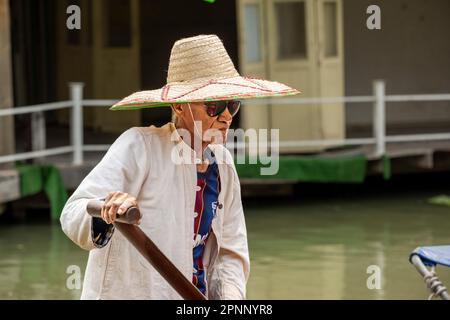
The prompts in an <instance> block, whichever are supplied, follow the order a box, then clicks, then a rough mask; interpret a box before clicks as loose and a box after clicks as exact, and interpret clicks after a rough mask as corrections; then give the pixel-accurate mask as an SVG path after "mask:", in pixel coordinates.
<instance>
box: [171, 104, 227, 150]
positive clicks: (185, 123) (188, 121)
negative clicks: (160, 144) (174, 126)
mask: <svg viewBox="0 0 450 320" xmlns="http://www.w3.org/2000/svg"><path fill="white" fill-rule="evenodd" d="M190 107H191V110H192V114H191V111H190V110H189V105H188V104H187V103H184V104H177V105H173V106H172V108H173V110H174V111H175V112H176V115H177V119H178V124H179V126H180V127H182V128H184V129H186V130H188V131H189V132H190V133H191V135H192V137H193V136H194V135H195V136H198V134H197V132H196V130H195V128H194V121H193V120H192V118H194V120H195V121H199V122H201V126H199V123H197V129H198V130H199V133H200V134H201V135H202V141H203V142H207V143H210V142H212V141H211V136H215V139H214V141H215V142H217V143H219V142H220V143H225V142H226V138H227V133H228V129H229V128H230V125H231V122H232V120H233V117H232V116H231V114H230V112H229V110H228V108H226V109H225V110H224V111H223V112H222V113H221V114H219V115H217V116H213V117H211V116H210V115H208V113H207V108H206V106H205V104H204V103H203V102H192V103H190ZM210 129H215V130H210ZM219 139H220V140H222V141H218V140H219Z"/></svg>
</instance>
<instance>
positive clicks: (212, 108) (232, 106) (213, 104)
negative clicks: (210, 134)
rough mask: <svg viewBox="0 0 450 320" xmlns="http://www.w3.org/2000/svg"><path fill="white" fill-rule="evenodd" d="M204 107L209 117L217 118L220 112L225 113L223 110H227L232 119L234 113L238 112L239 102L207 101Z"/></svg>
mask: <svg viewBox="0 0 450 320" xmlns="http://www.w3.org/2000/svg"><path fill="white" fill-rule="evenodd" d="M204 104H205V107H206V113H207V114H208V116H210V117H217V116H218V115H220V114H221V113H222V112H224V111H225V109H227V108H228V111H229V112H230V114H231V116H232V117H234V116H235V115H236V113H237V112H238V111H239V108H240V107H241V102H240V101H235V100H230V101H208V102H205V103H204Z"/></svg>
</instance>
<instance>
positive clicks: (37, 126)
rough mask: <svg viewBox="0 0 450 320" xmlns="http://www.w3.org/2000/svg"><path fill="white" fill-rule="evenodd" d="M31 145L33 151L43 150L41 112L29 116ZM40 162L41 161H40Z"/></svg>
mask: <svg viewBox="0 0 450 320" xmlns="http://www.w3.org/2000/svg"><path fill="white" fill-rule="evenodd" d="M31 132H32V134H31V145H32V150H33V151H39V150H45V148H46V142H45V141H46V134H45V115H44V112H43V111H39V112H34V113H32V114H31ZM41 160H42V159H41Z"/></svg>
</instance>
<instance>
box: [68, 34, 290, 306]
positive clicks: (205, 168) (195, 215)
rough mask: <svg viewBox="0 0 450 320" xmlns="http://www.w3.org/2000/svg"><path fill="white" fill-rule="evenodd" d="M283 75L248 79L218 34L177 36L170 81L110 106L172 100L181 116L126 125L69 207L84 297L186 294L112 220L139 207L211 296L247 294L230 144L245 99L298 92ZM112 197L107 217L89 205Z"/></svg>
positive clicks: (150, 230)
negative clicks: (82, 258)
mask: <svg viewBox="0 0 450 320" xmlns="http://www.w3.org/2000/svg"><path fill="white" fill-rule="evenodd" d="M296 93H297V91H296V90H295V89H292V88H290V87H288V86H285V85H283V84H280V83H277V82H271V81H266V80H260V79H253V78H244V77H241V76H240V75H239V74H238V73H237V71H236V69H235V68H234V66H233V63H232V62H231V60H230V58H229V56H228V54H227V52H226V50H225V48H224V47H223V44H222V42H221V41H220V39H219V38H218V37H217V36H215V35H201V36H196V37H191V38H186V39H181V40H179V41H177V42H176V43H175V44H174V46H173V48H172V52H171V56H170V61H169V70H168V83H167V84H166V85H165V86H164V87H163V88H161V89H158V90H152V91H142V92H137V93H134V94H132V95H131V96H129V97H127V98H125V99H123V100H122V101H120V102H119V103H117V104H116V105H114V106H113V107H112V109H113V110H129V109H137V108H148V107H156V106H171V107H172V110H173V114H174V115H175V117H174V121H173V122H169V123H168V124H166V125H164V126H162V127H154V126H151V127H139V128H138V127H135V128H131V129H129V130H127V131H126V132H124V133H123V134H122V135H121V136H120V137H119V138H118V139H117V140H116V141H115V142H114V143H113V144H112V146H111V147H110V149H109V150H108V152H107V153H106V155H105V156H104V157H103V159H102V160H101V161H100V163H98V164H97V166H96V167H95V168H94V169H93V170H92V171H91V172H90V173H89V175H88V176H87V177H86V178H85V179H84V180H83V182H82V183H81V184H80V186H79V187H78V188H77V190H76V191H75V192H74V193H73V195H72V196H71V197H70V199H69V200H68V201H67V204H66V205H65V207H64V209H63V212H62V215H61V224H62V228H63V230H64V232H65V233H66V234H67V236H68V237H69V238H70V239H72V241H74V242H75V243H76V244H78V245H79V246H80V247H81V248H83V249H86V250H89V251H90V252H89V259H88V264H87V268H86V272H85V278H84V285H83V291H82V296H81V298H82V299H179V298H180V296H179V295H178V293H177V292H176V291H175V290H174V289H173V288H171V287H170V285H169V284H168V283H167V282H166V281H165V280H164V279H163V278H162V276H161V275H160V274H159V273H158V272H157V271H156V270H155V269H154V268H153V267H152V266H151V265H149V264H148V263H147V261H146V260H145V259H144V258H143V257H142V256H141V255H140V253H139V252H138V251H137V250H136V249H135V248H134V247H133V246H132V245H131V244H130V243H129V242H128V241H127V240H126V239H125V237H124V236H123V235H122V234H121V233H120V232H115V231H114V230H115V228H114V224H113V223H114V221H115V219H116V216H117V215H120V214H123V213H125V212H126V210H127V209H128V208H130V207H132V206H138V207H139V208H140V211H141V212H142V219H141V221H140V227H141V229H142V230H143V231H144V232H145V233H146V234H147V235H148V236H149V237H150V238H151V239H152V240H153V241H154V242H155V244H156V245H157V246H158V247H159V249H160V250H161V251H162V252H163V253H164V254H165V255H166V256H167V257H168V258H169V259H170V260H171V261H172V262H173V263H174V264H175V266H177V267H178V269H179V270H180V271H181V272H182V273H183V274H184V275H185V276H186V277H187V278H188V279H189V280H192V283H193V284H194V285H195V286H196V287H197V288H198V289H199V290H200V291H201V292H202V293H203V294H205V295H206V296H207V297H208V298H210V299H245V296H246V283H247V279H248V276H249V271H250V262H249V253H248V247H247V232H246V226H245V219H244V213H243V208H242V203H241V191H240V184H239V178H238V176H237V173H236V169H235V167H234V163H233V159H232V157H231V154H230V153H229V152H228V150H227V149H226V148H225V147H224V146H223V144H222V143H223V142H224V141H225V140H226V134H227V130H228V129H229V127H230V125H231V122H232V119H233V116H234V115H235V114H236V113H237V111H238V110H239V107H240V100H241V99H245V98H252V97H267V96H279V95H290V94H296ZM99 198H104V199H105V202H104V205H103V208H102V218H93V217H91V216H90V215H88V213H87V212H86V205H87V203H88V201H90V200H92V199H99Z"/></svg>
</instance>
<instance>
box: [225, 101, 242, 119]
mask: <svg viewBox="0 0 450 320" xmlns="http://www.w3.org/2000/svg"><path fill="white" fill-rule="evenodd" d="M240 106H241V102H240V101H229V102H228V111H230V114H231V116H232V117H234V116H235V115H236V113H237V112H238V111H239V108H240Z"/></svg>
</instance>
